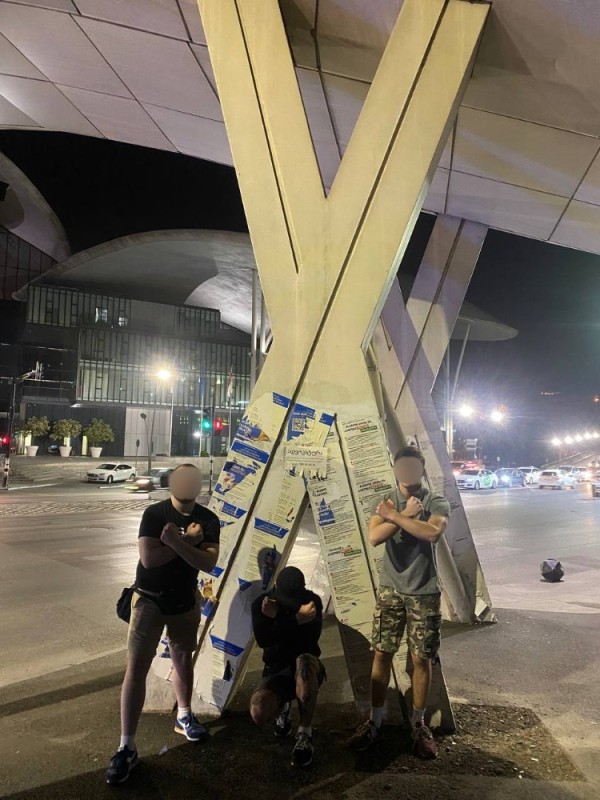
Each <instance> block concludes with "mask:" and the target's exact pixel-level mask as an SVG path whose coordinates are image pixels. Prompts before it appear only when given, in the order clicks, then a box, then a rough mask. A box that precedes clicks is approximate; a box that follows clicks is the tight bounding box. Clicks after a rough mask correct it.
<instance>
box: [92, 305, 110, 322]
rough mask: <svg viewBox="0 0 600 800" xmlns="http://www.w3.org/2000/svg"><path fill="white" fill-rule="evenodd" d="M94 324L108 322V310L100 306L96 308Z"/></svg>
mask: <svg viewBox="0 0 600 800" xmlns="http://www.w3.org/2000/svg"><path fill="white" fill-rule="evenodd" d="M94 322H108V308H98V306H96V314H95V315H94Z"/></svg>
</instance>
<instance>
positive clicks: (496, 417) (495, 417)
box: [490, 408, 504, 422]
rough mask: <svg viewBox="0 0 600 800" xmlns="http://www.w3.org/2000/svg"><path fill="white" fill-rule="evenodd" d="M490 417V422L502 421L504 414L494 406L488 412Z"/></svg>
mask: <svg viewBox="0 0 600 800" xmlns="http://www.w3.org/2000/svg"><path fill="white" fill-rule="evenodd" d="M490 419H491V420H492V422H502V421H503V420H504V414H503V413H502V412H501V411H499V410H498V409H497V408H495V409H494V410H493V411H492V413H491V414H490Z"/></svg>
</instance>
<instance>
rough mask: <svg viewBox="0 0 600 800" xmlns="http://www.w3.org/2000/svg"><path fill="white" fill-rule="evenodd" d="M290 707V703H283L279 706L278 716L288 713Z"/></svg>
mask: <svg viewBox="0 0 600 800" xmlns="http://www.w3.org/2000/svg"><path fill="white" fill-rule="evenodd" d="M290 706H291V703H284V704H283V705H282V706H281V710H280V712H279V714H280V715H281V714H287V713H288V712H289V710H290Z"/></svg>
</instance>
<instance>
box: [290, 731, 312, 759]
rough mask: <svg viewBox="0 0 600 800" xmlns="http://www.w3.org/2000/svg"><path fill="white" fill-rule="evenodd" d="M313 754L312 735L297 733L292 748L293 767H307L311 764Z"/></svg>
mask: <svg viewBox="0 0 600 800" xmlns="http://www.w3.org/2000/svg"><path fill="white" fill-rule="evenodd" d="M314 754H315V748H314V746H313V743H312V736H309V735H308V734H307V733H299V734H298V735H297V736H296V745H295V747H294V749H293V750H292V764H293V765H294V766H295V767H308V766H309V765H310V764H312V760H313V755H314Z"/></svg>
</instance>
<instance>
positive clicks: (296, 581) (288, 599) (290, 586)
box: [272, 567, 306, 613]
mask: <svg viewBox="0 0 600 800" xmlns="http://www.w3.org/2000/svg"><path fill="white" fill-rule="evenodd" d="M305 593H306V584H305V581H304V574H303V573H302V570H299V569H298V567H284V568H283V569H282V570H281V572H280V573H279V575H278V576H277V579H276V581H275V588H274V589H273V592H272V596H273V599H274V600H277V602H278V603H279V605H280V606H282V608H284V609H285V610H287V611H293V612H295V613H297V612H298V611H299V610H300V606H301V605H302V603H303V602H304V597H305Z"/></svg>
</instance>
